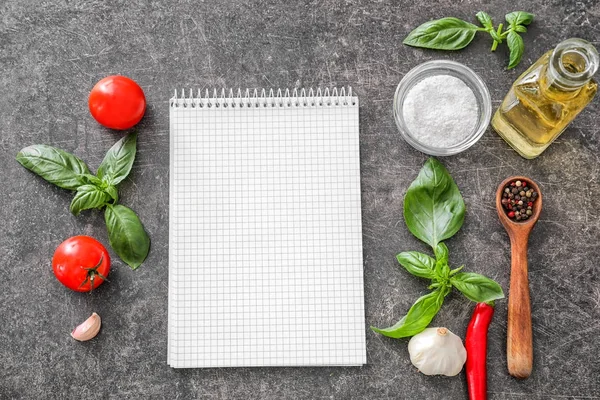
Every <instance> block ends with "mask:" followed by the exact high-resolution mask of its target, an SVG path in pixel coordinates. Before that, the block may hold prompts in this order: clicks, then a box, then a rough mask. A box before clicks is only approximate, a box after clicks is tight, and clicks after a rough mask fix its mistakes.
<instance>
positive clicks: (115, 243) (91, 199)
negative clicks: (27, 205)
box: [17, 133, 150, 269]
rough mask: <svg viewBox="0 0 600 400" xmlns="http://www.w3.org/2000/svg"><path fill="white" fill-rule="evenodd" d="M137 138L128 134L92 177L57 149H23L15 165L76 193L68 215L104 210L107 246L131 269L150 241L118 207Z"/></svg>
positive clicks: (127, 210)
mask: <svg viewBox="0 0 600 400" xmlns="http://www.w3.org/2000/svg"><path fill="white" fill-rule="evenodd" d="M136 142H137V134H136V133H131V134H129V135H127V136H125V137H123V138H122V139H121V140H119V141H118V142H117V143H115V144H114V146H112V147H111V148H110V150H108V152H107V153H106V155H105V156H104V160H102V163H101V164H100V166H99V167H98V172H97V173H96V175H93V174H92V173H91V172H90V170H89V168H88V166H87V165H86V164H85V162H83V160H81V159H80V158H78V157H76V156H74V155H73V154H70V153H67V152H66V151H63V150H61V149H57V148H56V147H52V146H46V145H43V144H37V145H33V146H29V147H25V148H24V149H22V150H21V151H20V152H19V153H18V154H17V161H18V162H19V163H20V164H21V165H22V166H24V167H25V168H27V169H28V170H30V171H31V172H34V173H36V174H38V175H39V176H41V177H42V178H44V179H45V180H47V181H48V182H50V183H53V184H55V185H56V186H58V187H61V188H63V189H67V190H72V191H75V197H74V198H73V201H71V207H70V209H71V213H73V215H78V214H79V213H80V212H81V211H83V210H88V209H92V208H97V209H102V208H105V210H104V220H105V222H106V228H107V230H108V239H109V242H110V246H111V247H112V248H113V250H114V251H115V253H117V255H118V256H119V257H120V258H121V260H123V261H124V262H125V263H127V265H129V266H130V267H131V268H132V269H136V268H137V267H139V266H140V265H141V264H142V262H143V261H144V260H145V259H146V256H147V255H148V251H149V250H150V238H149V237H148V234H147V233H146V231H145V230H144V226H143V225H142V223H141V221H140V219H139V218H138V216H137V215H136V214H135V213H134V212H133V210H131V209H130V208H127V207H125V206H123V205H120V204H117V201H118V200H119V194H118V191H117V185H118V184H119V183H121V182H122V181H123V180H124V179H125V178H127V175H129V172H130V171H131V167H132V165H133V161H134V160H135V153H136Z"/></svg>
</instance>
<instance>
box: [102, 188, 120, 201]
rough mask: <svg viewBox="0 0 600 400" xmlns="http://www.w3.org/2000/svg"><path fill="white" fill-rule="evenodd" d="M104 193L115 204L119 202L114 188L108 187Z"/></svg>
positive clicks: (117, 193)
mask: <svg viewBox="0 0 600 400" xmlns="http://www.w3.org/2000/svg"><path fill="white" fill-rule="evenodd" d="M104 191H105V192H106V193H107V194H108V195H109V196H110V198H111V199H113V200H114V201H115V202H117V201H119V192H117V188H116V186H113V185H108V186H107V187H106V188H105V189H104Z"/></svg>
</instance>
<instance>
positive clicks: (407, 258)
mask: <svg viewBox="0 0 600 400" xmlns="http://www.w3.org/2000/svg"><path fill="white" fill-rule="evenodd" d="M396 259H397V260H398V262H399V263H400V265H402V266H403V267H404V268H405V269H406V270H407V271H408V272H410V273H411V274H412V275H414V276H418V277H420V278H426V279H435V271H434V267H435V260H434V259H433V258H431V257H429V256H428V255H427V254H423V253H419V252H418V251H405V252H402V253H400V254H398V255H397V256H396Z"/></svg>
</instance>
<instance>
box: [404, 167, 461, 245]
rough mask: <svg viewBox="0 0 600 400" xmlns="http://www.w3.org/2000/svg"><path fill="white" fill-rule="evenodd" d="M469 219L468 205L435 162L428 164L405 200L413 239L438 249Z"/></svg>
mask: <svg viewBox="0 0 600 400" xmlns="http://www.w3.org/2000/svg"><path fill="white" fill-rule="evenodd" d="M464 219H465V202H464V201H463V198H462V196H461V194H460V191H459V190H458V187H457V186H456V183H454V180H453V179H452V177H451V176H450V174H448V171H446V168H444V166H443V165H442V164H441V163H440V162H439V161H437V160H436V159H435V158H430V159H429V160H427V162H426V163H425V165H424V166H423V168H421V171H420V172H419V175H418V176H417V179H415V180H414V181H413V183H411V185H410V187H409V188H408V191H407V192H406V195H405V196H404V220H405V221H406V226H407V227H408V229H409V230H410V231H411V233H412V234H413V235H415V236H416V237H417V238H419V239H421V240H422V241H424V242H425V243H427V244H429V245H430V246H431V247H432V248H434V249H435V248H436V247H437V245H438V243H439V242H441V241H442V240H445V239H448V238H450V237H452V236H453V235H454V234H455V233H456V232H458V230H459V229H460V227H461V226H462V224H463V222H464Z"/></svg>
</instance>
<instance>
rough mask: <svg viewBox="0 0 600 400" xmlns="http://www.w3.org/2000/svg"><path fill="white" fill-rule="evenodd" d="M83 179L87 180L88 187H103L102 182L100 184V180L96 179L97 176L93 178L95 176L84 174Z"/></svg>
mask: <svg viewBox="0 0 600 400" xmlns="http://www.w3.org/2000/svg"><path fill="white" fill-rule="evenodd" d="M83 177H84V178H85V179H87V182H88V183H89V184H90V185H96V186H98V187H102V185H103V182H102V180H101V179H100V178H98V177H97V176H95V175H92V174H85V175H83Z"/></svg>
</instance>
